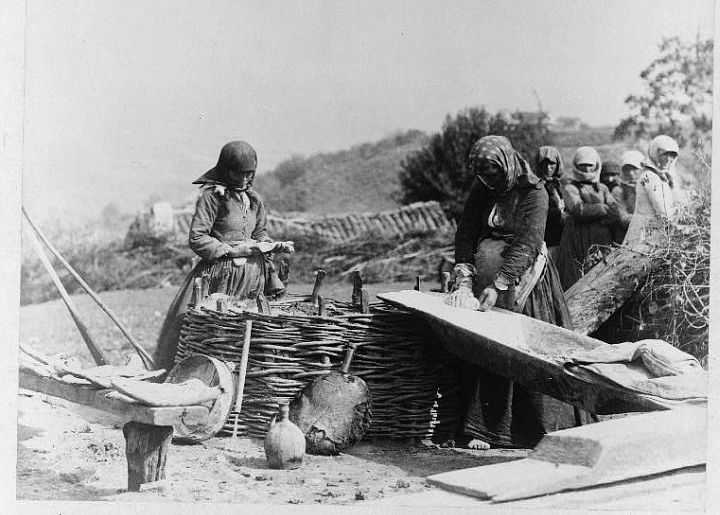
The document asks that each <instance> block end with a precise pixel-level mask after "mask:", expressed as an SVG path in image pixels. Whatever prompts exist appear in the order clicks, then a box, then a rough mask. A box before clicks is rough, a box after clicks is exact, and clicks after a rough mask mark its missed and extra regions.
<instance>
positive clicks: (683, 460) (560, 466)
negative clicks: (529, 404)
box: [428, 407, 707, 502]
mask: <svg viewBox="0 0 720 515" xmlns="http://www.w3.org/2000/svg"><path fill="white" fill-rule="evenodd" d="M706 446H707V408H704V407H702V408H699V407H686V408H679V409H675V410H670V411H664V412H658V413H647V414H642V415H633V416H628V417H624V418H621V419H615V420H608V421H605V422H599V423H596V424H590V425H586V426H581V427H574V428H571V429H564V430H562V431H556V432H554V433H550V434H548V435H546V436H545V437H544V438H543V439H542V440H541V441H540V443H539V444H538V445H537V447H536V448H535V450H534V451H533V452H532V453H531V454H530V455H529V456H528V457H527V458H526V459H522V460H518V461H512V462H506V463H499V464H495V465H486V466H483V467H475V468H469V469H463V470H455V471H452V472H445V473H442V474H436V475H434V476H430V477H428V482H429V483H430V484H433V485H436V486H439V487H441V488H443V489H446V490H449V491H452V492H456V493H462V494H466V495H471V496H474V497H479V498H482V499H492V500H493V501H494V502H505V501H510V500H516V499H524V498H530V497H537V496H540V495H547V494H551V493H556V492H561V491H565V490H577V489H581V488H588V487H594V486H598V485H602V484H608V483H615V482H618V481H624V480H628V479H634V478H639V477H644V476H651V475H655V474H659V473H663V472H667V471H671V470H677V469H683V468H688V467H697V466H700V465H704V464H705V462H706V459H707V452H706Z"/></svg>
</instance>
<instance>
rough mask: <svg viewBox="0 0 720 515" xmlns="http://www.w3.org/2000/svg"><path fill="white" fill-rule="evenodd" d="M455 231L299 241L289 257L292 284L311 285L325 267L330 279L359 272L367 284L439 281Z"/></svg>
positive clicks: (449, 255) (451, 247)
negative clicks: (320, 269) (330, 241)
mask: <svg viewBox="0 0 720 515" xmlns="http://www.w3.org/2000/svg"><path fill="white" fill-rule="evenodd" d="M453 237H454V230H450V229H448V230H442V231H438V232H436V233H432V234H427V233H411V234H406V235H403V236H394V237H383V238H378V237H377V235H372V234H368V235H366V236H364V237H361V238H357V239H355V240H353V241H350V242H347V243H343V244H339V245H338V244H331V243H328V242H318V241H317V240H316V241H312V242H310V241H303V240H302V239H301V240H300V241H296V243H295V249H296V253H295V254H293V255H291V256H290V257H289V260H290V268H291V272H290V276H291V278H292V280H293V281H298V282H312V281H313V279H314V276H313V273H314V271H315V270H317V269H318V268H322V269H323V270H325V271H326V272H327V274H328V276H327V280H330V281H333V280H349V277H350V275H351V274H352V272H355V271H359V272H360V273H361V275H362V277H363V280H364V281H365V282H367V283H378V282H389V281H412V280H414V279H415V278H416V277H420V278H421V279H423V280H432V281H435V280H436V279H437V273H438V272H437V271H438V266H439V264H441V263H442V262H443V261H444V260H445V261H447V260H449V261H452V260H453V249H454V246H453V245H452V242H453Z"/></svg>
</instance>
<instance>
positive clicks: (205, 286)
mask: <svg viewBox="0 0 720 515" xmlns="http://www.w3.org/2000/svg"><path fill="white" fill-rule="evenodd" d="M208 295H210V274H202V300H203V302H204V301H205V299H207V298H208Z"/></svg>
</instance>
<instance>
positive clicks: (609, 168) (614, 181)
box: [600, 161, 620, 192]
mask: <svg viewBox="0 0 720 515" xmlns="http://www.w3.org/2000/svg"><path fill="white" fill-rule="evenodd" d="M600 182H601V183H602V184H604V185H605V186H606V187H607V189H608V190H609V191H611V192H612V189H613V188H614V187H615V186H617V185H618V184H620V165H619V164H617V163H616V162H615V161H603V164H602V167H601V168H600Z"/></svg>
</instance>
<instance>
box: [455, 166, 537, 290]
mask: <svg viewBox="0 0 720 515" xmlns="http://www.w3.org/2000/svg"><path fill="white" fill-rule="evenodd" d="M496 204H497V205H498V209H497V211H498V213H500V218H501V219H502V220H501V221H500V226H499V227H495V228H493V227H491V226H490V224H489V216H490V214H491V212H492V210H493V207H494V206H495V205H496ZM547 211H548V194H547V192H546V191H545V188H544V187H543V186H542V183H540V182H537V181H536V180H535V181H533V182H528V181H526V180H520V181H518V184H516V185H515V186H514V187H513V188H512V189H511V190H510V191H509V192H508V193H506V194H504V195H500V196H498V195H496V194H493V193H492V192H491V191H490V190H489V189H487V188H486V187H485V186H483V185H482V184H481V183H480V182H479V181H477V180H476V181H474V183H473V186H472V188H471V189H470V195H469V196H468V199H467V201H466V202H465V208H464V211H463V215H462V218H461V219H460V223H459V224H458V229H457V232H456V234H455V262H456V263H469V264H472V265H474V264H475V258H474V255H475V251H476V249H477V245H478V242H479V241H480V240H482V239H483V238H490V237H494V238H503V239H505V240H506V241H508V242H509V246H508V247H507V249H506V250H505V251H504V252H503V264H502V265H501V267H500V269H499V271H498V272H499V273H500V274H501V275H503V276H504V277H505V278H507V279H508V280H509V281H510V282H511V283H516V282H517V281H518V280H519V278H520V277H521V276H522V274H523V273H524V272H525V271H526V270H527V269H528V267H529V266H530V265H531V264H532V263H533V262H534V261H535V258H536V257H537V255H538V253H539V252H540V249H541V247H542V243H543V236H544V233H545V221H546V218H547Z"/></svg>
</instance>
